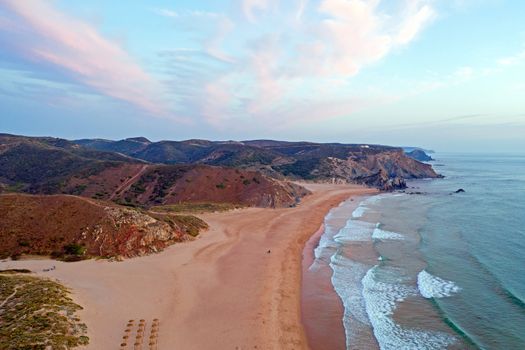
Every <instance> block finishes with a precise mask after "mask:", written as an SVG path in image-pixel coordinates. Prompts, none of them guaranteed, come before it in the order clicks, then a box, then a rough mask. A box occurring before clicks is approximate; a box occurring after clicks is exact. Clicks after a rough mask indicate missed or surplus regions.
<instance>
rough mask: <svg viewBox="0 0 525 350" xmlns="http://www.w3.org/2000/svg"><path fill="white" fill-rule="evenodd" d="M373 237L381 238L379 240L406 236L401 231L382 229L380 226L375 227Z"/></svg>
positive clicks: (397, 238)
mask: <svg viewBox="0 0 525 350" xmlns="http://www.w3.org/2000/svg"><path fill="white" fill-rule="evenodd" d="M372 238H373V239H379V240H388V239H392V240H399V239H404V238H405V237H404V236H403V235H402V234H400V233H397V232H392V231H386V230H381V229H380V228H379V227H376V228H375V229H374V232H373V233H372Z"/></svg>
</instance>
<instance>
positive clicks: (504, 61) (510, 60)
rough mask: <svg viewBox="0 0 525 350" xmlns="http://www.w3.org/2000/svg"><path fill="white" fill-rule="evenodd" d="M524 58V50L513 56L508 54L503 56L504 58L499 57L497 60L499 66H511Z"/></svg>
mask: <svg viewBox="0 0 525 350" xmlns="http://www.w3.org/2000/svg"><path fill="white" fill-rule="evenodd" d="M523 60H525V50H523V51H521V52H519V53H517V54H515V55H513V56H508V57H504V58H500V59H499V60H498V64H499V65H500V66H513V65H515V64H518V63H520V62H521V61H523Z"/></svg>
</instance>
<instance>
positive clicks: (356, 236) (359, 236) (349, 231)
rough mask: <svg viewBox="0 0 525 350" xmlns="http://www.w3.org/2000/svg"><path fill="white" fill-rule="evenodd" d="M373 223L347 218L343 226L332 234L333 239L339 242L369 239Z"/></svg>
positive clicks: (372, 230)
mask: <svg viewBox="0 0 525 350" xmlns="http://www.w3.org/2000/svg"><path fill="white" fill-rule="evenodd" d="M373 232H374V225H373V224H371V223H369V222H366V221H361V220H348V221H347V222H346V225H345V227H343V228H342V229H340V230H339V232H337V234H336V235H335V236H334V241H336V242H337V243H340V244H344V243H346V242H362V241H370V240H371V239H372V233H373Z"/></svg>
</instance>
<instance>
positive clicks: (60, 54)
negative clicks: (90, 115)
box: [0, 0, 168, 116]
mask: <svg viewBox="0 0 525 350" xmlns="http://www.w3.org/2000/svg"><path fill="white" fill-rule="evenodd" d="M3 6H4V7H5V8H6V9H7V10H8V11H9V13H10V14H11V15H13V16H15V17H16V23H17V25H16V26H15V27H7V26H0V29H1V30H7V31H9V32H10V33H11V37H10V41H11V42H10V44H11V45H12V47H13V48H14V49H15V50H17V51H19V53H20V54H22V55H24V56H25V57H26V58H27V59H30V60H32V61H35V62H42V63H46V64H51V65H53V66H56V67H58V68H60V69H62V70H63V71H65V72H66V73H68V74H69V75H70V76H72V77H73V78H74V79H75V80H76V81H78V82H80V83H82V84H84V85H87V86H89V87H91V88H93V89H95V90H96V91H98V92H99V93H101V94H104V95H107V96H110V97H113V98H116V99H119V100H122V101H126V102H128V103H130V104H132V105H134V106H137V107H139V108H141V109H142V110H144V111H146V112H148V113H151V114H153V115H157V116H162V115H167V114H168V110H167V108H166V107H165V106H163V104H162V103H161V102H160V101H159V96H161V95H162V93H163V89H162V87H161V85H160V84H159V83H158V82H157V81H156V80H155V79H154V78H153V77H151V76H150V75H149V74H148V73H146V72H145V71H144V70H143V69H142V67H141V66H140V65H139V64H138V63H137V62H135V61H134V60H133V59H132V57H130V55H129V54H128V53H127V52H126V51H125V50H124V49H123V48H121V47H120V46H119V45H118V44H116V43H115V42H112V41H110V40H108V39H106V38H104V37H103V36H102V35H101V34H100V33H99V32H98V31H97V30H96V29H95V28H94V27H93V26H92V25H90V24H89V23H87V22H84V21H81V20H78V19H76V18H73V17H72V16H68V15H66V14H64V13H62V12H60V11H59V10H57V9H56V8H54V7H53V6H52V5H51V3H50V2H47V1H39V0H24V1H19V0H4V1H3Z"/></svg>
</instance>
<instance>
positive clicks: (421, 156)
mask: <svg viewBox="0 0 525 350" xmlns="http://www.w3.org/2000/svg"><path fill="white" fill-rule="evenodd" d="M406 155H407V156H409V157H410V158H412V159H415V160H419V161H420V162H430V161H432V160H434V159H433V158H432V157H431V156H429V155H428V154H426V153H425V151H423V150H420V149H415V150H413V151H410V152H406Z"/></svg>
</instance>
